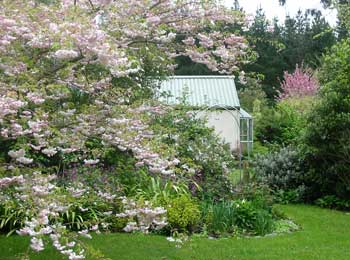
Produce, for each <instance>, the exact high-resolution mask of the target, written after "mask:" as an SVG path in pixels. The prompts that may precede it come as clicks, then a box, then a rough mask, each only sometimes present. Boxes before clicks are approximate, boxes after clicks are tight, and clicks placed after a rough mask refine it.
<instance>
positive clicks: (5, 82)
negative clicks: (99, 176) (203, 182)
mask: <svg viewBox="0 0 350 260" xmlns="http://www.w3.org/2000/svg"><path fill="white" fill-rule="evenodd" d="M43 2H47V3H43ZM244 22H245V21H244V17H243V16H242V15H241V14H240V13H238V12H237V11H232V10H228V9H226V8H225V7H223V6H221V5H219V4H217V3H216V1H200V0H180V1H171V0H128V1H126V0H118V1H112V0H62V1H59V0H51V1H39V0H38V1H20V0H3V1H1V8H0V142H1V143H3V145H4V147H6V148H5V150H6V149H7V150H6V151H5V152H6V155H5V158H4V163H3V165H2V167H3V168H4V169H5V173H4V174H3V175H4V176H3V175H0V191H1V193H0V196H1V201H6V200H13V199H16V200H19V201H22V202H25V203H27V204H28V205H30V207H28V210H27V221H26V224H25V227H24V228H22V229H21V230H19V231H18V233H19V234H21V235H30V236H31V237H32V239H31V248H32V249H33V250H36V251H41V250H43V249H44V242H43V236H49V237H50V238H51V241H52V243H53V245H54V246H55V247H56V248H57V249H58V250H59V251H60V252H61V253H62V254H64V255H67V256H68V257H69V259H82V258H84V252H83V250H81V249H79V248H78V249H74V248H75V242H74V241H69V240H65V239H63V236H64V234H65V231H64V230H65V227H64V226H63V225H60V224H59V223H58V224H57V223H55V222H52V221H49V220H50V219H55V218H56V217H57V216H58V215H59V214H60V212H62V211H64V210H67V209H68V208H69V207H70V206H71V205H70V204H69V203H68V204H65V201H66V198H67V197H66V196H71V197H76V196H78V195H77V194H80V193H82V191H81V192H78V191H77V189H75V188H73V187H68V188H67V189H66V192H68V194H69V195H66V196H63V197H62V196H59V195H58V193H57V192H58V190H59V189H60V187H58V186H57V183H56V182H55V177H56V176H54V175H52V174H48V173H52V172H50V171H49V170H48V169H46V170H45V174H44V173H42V172H39V171H37V170H35V169H37V168H39V167H42V166H43V165H51V164H55V166H56V168H55V169H56V173H62V172H64V171H65V169H67V168H69V167H71V165H77V164H78V165H81V167H95V166H96V165H99V164H101V163H102V162H101V161H100V156H101V154H102V153H103V149H105V148H106V147H115V148H117V149H119V150H120V151H129V152H131V153H132V154H133V155H134V157H135V158H136V159H137V160H138V162H137V164H136V166H137V167H143V166H146V167H148V169H149V171H150V173H152V174H160V175H162V176H165V177H168V178H176V176H175V170H174V169H175V168H176V166H177V165H178V164H179V163H180V161H179V160H178V159H177V158H176V157H175V155H173V154H170V153H167V154H162V153H161V152H160V151H157V150H156V149H154V147H153V146H152V145H151V142H150V140H151V139H155V134H154V133H153V131H151V130H150V127H149V122H150V119H151V118H152V117H157V116H159V115H162V114H164V113H167V112H168V111H169V110H170V109H171V108H169V107H166V106H163V105H159V104H158V105H152V104H151V102H150V103H149V104H142V105H137V104H134V105H132V106H130V102H131V100H132V97H133V95H135V93H136V92H137V91H141V90H143V89H144V88H147V84H149V83H148V81H149V76H152V77H154V78H157V77H161V76H162V75H164V74H167V73H171V70H172V69H173V68H174V66H173V59H174V58H175V57H177V56H179V55H182V56H188V57H190V58H191V59H192V60H193V61H195V62H198V63H202V64H205V65H206V66H207V67H208V68H209V69H211V70H213V71H217V72H220V73H233V72H234V71H237V70H238V66H239V64H240V63H242V62H245V61H246V60H247V59H248V56H249V48H248V46H247V44H246V41H245V39H244V38H243V37H241V36H239V35H235V34H232V33H222V32H219V31H217V30H216V27H217V25H219V24H220V25H222V24H232V23H244ZM125 86H126V87H125ZM145 115H147V116H145ZM92 137H99V138H100V139H101V146H102V148H101V149H97V148H94V149H91V148H90V147H89V146H87V141H88V140H89V139H91V138H92ZM91 192H95V193H96V195H97V196H100V197H101V198H102V199H107V200H108V199H111V198H112V199H113V198H114V197H115V196H116V195H113V194H108V193H106V192H105V191H101V190H96V191H91ZM113 196H114V197H113ZM129 210H130V209H129ZM132 212H135V214H140V216H139V219H141V220H142V221H141V222H142V223H143V224H141V227H136V226H135V225H136V224H135V225H134V224H132V225H134V226H135V227H134V226H133V227H134V228H135V229H137V228H139V229H142V230H148V228H149V227H150V226H151V225H154V224H155V223H156V224H157V225H158V226H160V227H162V226H164V225H165V224H166V220H165V219H164V218H163V216H162V214H164V210H163V209H162V208H155V209H152V206H151V205H147V207H146V208H145V209H136V208H135V209H134V208H133V209H132ZM129 213H130V212H129ZM147 213H149V214H148V215H147ZM125 214H128V213H125ZM133 214H134V213H133ZM129 215H130V214H129ZM129 215H128V216H129ZM131 215H132V214H131ZM52 223H55V224H52ZM130 225H131V224H130ZM98 227H99V224H98V223H95V225H94V226H91V227H89V228H88V229H86V230H82V231H80V235H83V236H87V237H88V236H89V235H88V233H87V232H88V231H89V230H90V231H91V230H92V231H95V230H96V229H98ZM130 229H131V226H130ZM62 241H65V242H64V243H63V242H62Z"/></svg>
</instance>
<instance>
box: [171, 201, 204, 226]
mask: <svg viewBox="0 0 350 260" xmlns="http://www.w3.org/2000/svg"><path fill="white" fill-rule="evenodd" d="M167 219H168V223H169V225H170V227H171V229H172V231H174V230H176V231H185V232H186V231H190V232H191V231H193V230H194V229H195V228H196V227H197V225H198V224H199V221H200V210H199V206H198V204H197V203H196V202H195V201H193V200H192V199H191V198H190V197H188V196H185V195H182V196H179V197H177V198H174V199H171V200H170V201H168V207H167Z"/></svg>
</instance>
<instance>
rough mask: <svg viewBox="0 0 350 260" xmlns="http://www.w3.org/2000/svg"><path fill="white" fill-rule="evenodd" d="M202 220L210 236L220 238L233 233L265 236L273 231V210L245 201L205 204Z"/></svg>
mask: <svg viewBox="0 0 350 260" xmlns="http://www.w3.org/2000/svg"><path fill="white" fill-rule="evenodd" d="M202 218H203V220H204V223H205V225H206V229H207V231H208V232H209V234H211V235H214V236H220V235H225V234H233V233H237V232H239V233H245V234H254V235H265V234H267V233H270V232H271V231H272V230H273V226H274V220H273V215H272V213H271V209H266V208H265V207H264V206H263V204H260V203H256V201H248V200H245V199H242V200H235V201H221V202H216V203H204V204H203V205H202Z"/></svg>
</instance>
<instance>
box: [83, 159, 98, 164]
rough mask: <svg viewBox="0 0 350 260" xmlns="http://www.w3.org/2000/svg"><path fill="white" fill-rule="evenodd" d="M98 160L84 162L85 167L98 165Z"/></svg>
mask: <svg viewBox="0 0 350 260" xmlns="http://www.w3.org/2000/svg"><path fill="white" fill-rule="evenodd" d="M99 161H100V160H99V159H96V160H84V164H85V165H95V164H98V163H99Z"/></svg>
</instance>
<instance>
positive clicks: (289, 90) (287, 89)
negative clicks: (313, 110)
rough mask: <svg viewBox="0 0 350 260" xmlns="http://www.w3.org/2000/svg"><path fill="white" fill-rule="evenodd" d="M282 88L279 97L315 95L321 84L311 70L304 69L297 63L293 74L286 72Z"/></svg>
mask: <svg viewBox="0 0 350 260" xmlns="http://www.w3.org/2000/svg"><path fill="white" fill-rule="evenodd" d="M281 88H282V92H281V93H280V95H279V98H280V99H281V100H282V99H287V98H300V97H305V96H313V95H315V94H316V92H317V91H318V89H319V84H318V81H317V79H316V78H315V77H314V75H313V74H312V72H311V71H310V70H305V69H302V68H300V67H299V66H298V65H297V66H296V68H295V71H294V72H293V73H292V74H289V73H288V72H287V71H285V72H284V78H283V81H282V83H281Z"/></svg>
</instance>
